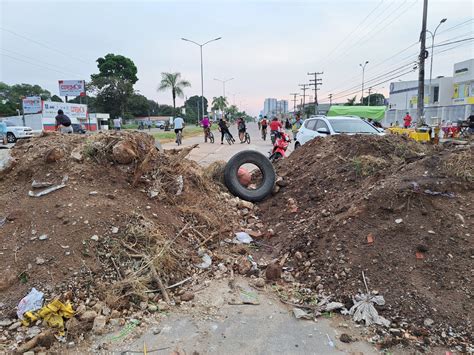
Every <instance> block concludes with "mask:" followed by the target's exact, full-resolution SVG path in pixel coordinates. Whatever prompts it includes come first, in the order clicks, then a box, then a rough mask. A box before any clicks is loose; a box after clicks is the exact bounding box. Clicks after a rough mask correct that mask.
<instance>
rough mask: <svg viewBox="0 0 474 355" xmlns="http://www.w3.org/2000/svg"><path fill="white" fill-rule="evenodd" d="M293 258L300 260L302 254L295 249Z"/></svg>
mask: <svg viewBox="0 0 474 355" xmlns="http://www.w3.org/2000/svg"><path fill="white" fill-rule="evenodd" d="M295 258H296V260H301V259H303V254H301V253H300V252H299V251H297V252H296V253H295Z"/></svg>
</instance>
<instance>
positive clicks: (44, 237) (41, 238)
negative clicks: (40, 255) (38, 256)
mask: <svg viewBox="0 0 474 355" xmlns="http://www.w3.org/2000/svg"><path fill="white" fill-rule="evenodd" d="M38 239H39V240H46V239H48V235H47V234H41V235H40V236H39V237H38Z"/></svg>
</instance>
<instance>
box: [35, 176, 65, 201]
mask: <svg viewBox="0 0 474 355" xmlns="http://www.w3.org/2000/svg"><path fill="white" fill-rule="evenodd" d="M68 179H69V177H68V176H67V175H65V176H64V177H63V180H62V182H61V183H60V184H59V185H54V186H51V187H48V188H47V189H44V190H41V191H39V192H34V191H31V190H30V191H28V195H29V196H31V197H41V196H44V195H47V194H49V193H51V192H53V191H56V190H59V189H62V188H63V187H66V182H67V181H68Z"/></svg>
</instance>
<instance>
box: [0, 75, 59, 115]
mask: <svg viewBox="0 0 474 355" xmlns="http://www.w3.org/2000/svg"><path fill="white" fill-rule="evenodd" d="M27 96H39V97H41V99H42V100H49V99H50V98H51V93H50V92H49V91H48V90H45V89H43V88H42V87H41V86H39V85H30V84H15V85H11V86H10V85H8V84H6V83H3V82H0V103H1V105H0V114H2V115H4V116H10V115H16V114H17V111H16V110H17V109H18V110H21V108H22V107H21V106H22V99H23V97H27Z"/></svg>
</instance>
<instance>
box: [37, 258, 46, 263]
mask: <svg viewBox="0 0 474 355" xmlns="http://www.w3.org/2000/svg"><path fill="white" fill-rule="evenodd" d="M45 262H46V260H44V259H43V258H41V257H39V256H37V257H36V264H37V265H43V264H44V263H45Z"/></svg>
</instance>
